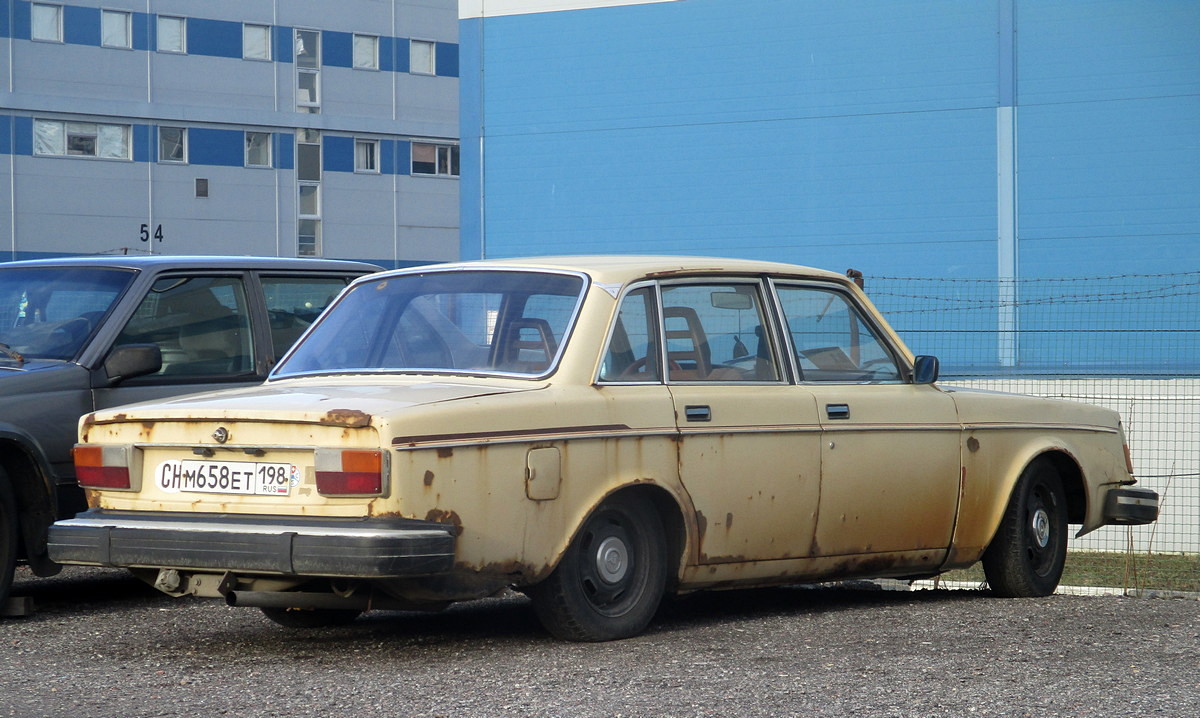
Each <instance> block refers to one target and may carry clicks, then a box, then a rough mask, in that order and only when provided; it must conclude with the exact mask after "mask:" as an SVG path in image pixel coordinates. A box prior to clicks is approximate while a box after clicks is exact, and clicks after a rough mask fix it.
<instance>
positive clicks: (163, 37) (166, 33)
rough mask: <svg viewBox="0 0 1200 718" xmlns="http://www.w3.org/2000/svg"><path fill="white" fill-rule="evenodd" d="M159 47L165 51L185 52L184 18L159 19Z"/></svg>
mask: <svg viewBox="0 0 1200 718" xmlns="http://www.w3.org/2000/svg"><path fill="white" fill-rule="evenodd" d="M158 49H159V50H160V51H163V52H183V20H182V19H180V18H177V17H160V18H159V19H158Z"/></svg>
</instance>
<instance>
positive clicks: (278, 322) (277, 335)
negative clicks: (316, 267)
mask: <svg viewBox="0 0 1200 718" xmlns="http://www.w3.org/2000/svg"><path fill="white" fill-rule="evenodd" d="M347 282H348V280H347V279H346V278H344V277H263V278H262V288H263V294H264V295H265V298H266V301H267V313H268V314H269V315H270V318H271V345H272V348H273V349H274V351H275V358H276V359H280V358H281V357H283V355H284V354H286V353H287V350H288V349H291V348H292V345H293V344H295V343H296V340H297V339H299V338H300V335H301V334H303V333H304V330H305V329H308V327H309V325H310V324H312V323H313V321H314V320H315V319H316V318H317V317H318V316H319V315H320V314H321V312H323V311H325V307H327V306H329V304H330V303H331V302H333V299H334V297H336V296H337V295H338V293H339V292H341V291H342V289H344V288H345V287H346V284H347Z"/></svg>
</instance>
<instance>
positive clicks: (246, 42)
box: [242, 25, 271, 60]
mask: <svg viewBox="0 0 1200 718" xmlns="http://www.w3.org/2000/svg"><path fill="white" fill-rule="evenodd" d="M270 38H271V31H270V28H267V27H263V26H262V25H245V26H244V27H243V28H242V56H243V57H250V58H254V59H256V60H268V59H270V57H271V53H270V47H269V45H268V43H269V42H270Z"/></svg>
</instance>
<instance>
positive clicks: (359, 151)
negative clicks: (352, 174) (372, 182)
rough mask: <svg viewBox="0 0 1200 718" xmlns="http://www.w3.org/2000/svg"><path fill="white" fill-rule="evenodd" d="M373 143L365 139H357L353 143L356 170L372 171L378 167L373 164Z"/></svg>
mask: <svg viewBox="0 0 1200 718" xmlns="http://www.w3.org/2000/svg"><path fill="white" fill-rule="evenodd" d="M375 147H376V145H375V143H374V142H371V141H367V140H359V141H358V142H356V143H355V145H354V154H355V157H354V168H355V169H358V170H366V171H369V172H370V171H374V170H376V169H378V167H376V165H375Z"/></svg>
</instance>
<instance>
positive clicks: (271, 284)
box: [94, 272, 353, 409]
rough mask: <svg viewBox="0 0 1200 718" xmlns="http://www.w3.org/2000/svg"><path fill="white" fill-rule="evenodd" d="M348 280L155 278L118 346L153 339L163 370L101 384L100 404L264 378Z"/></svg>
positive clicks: (237, 275)
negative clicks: (105, 384) (160, 354)
mask: <svg viewBox="0 0 1200 718" xmlns="http://www.w3.org/2000/svg"><path fill="white" fill-rule="evenodd" d="M351 279H353V275H346V274H329V273H323V274H315V275H303V274H295V273H291V274H285V273H280V274H274V273H269V272H265V273H261V275H257V274H254V273H249V272H225V273H215V272H214V273H204V272H195V273H180V272H174V273H170V274H166V275H164V276H160V277H158V278H156V279H155V280H154V282H153V283H152V284H151V286H150V288H149V289H148V291H146V293H145V294H144V296H142V297H141V298H140V299H139V300H138V304H137V308H136V309H135V310H134V312H133V315H132V316H131V317H130V318H129V319H128V320H127V321H126V322H125V325H124V326H123V327H122V329H121V331H120V333H119V334H118V336H117V338H116V340H115V341H114V342H113V347H114V348H115V347H119V346H122V345H127V344H155V345H157V346H158V347H159V350H160V351H161V353H162V358H163V366H162V369H160V370H159V371H158V372H156V373H154V374H151V375H148V376H143V377H137V378H133V379H129V380H126V381H124V382H122V383H120V384H118V385H117V386H113V387H108V386H101V387H98V388H97V389H96V390H95V392H94V394H95V402H96V408H97V409H103V408H107V407H111V406H118V405H121V404H129V403H133V402H138V401H148V400H151V399H160V398H164V397H169V396H175V395H179V394H190V393H194V392H201V391H210V390H215V389H227V388H232V387H237V386H246V385H250V384H257V383H260V382H262V381H263V380H264V379H265V378H266V375H267V372H269V371H270V369H271V367H273V366H274V365H275V363H276V362H277V361H278V360H279V359H280V358H281V357H282V356H283V354H284V353H286V352H287V351H288V349H290V348H291V346H292V344H293V343H294V342H295V341H296V339H297V338H299V337H300V335H301V334H303V333H304V331H305V330H306V329H307V328H308V326H309V325H310V324H311V323H312V322H313V320H314V319H316V317H317V316H318V315H319V314H320V313H321V312H322V311H323V310H324V309H325V307H326V306H328V305H329V303H330V302H332V301H333V299H334V297H336V296H337V295H338V293H339V292H341V290H342V289H343V288H344V287H345V286H346V284H347V283H348V282H349V281H350V280H351ZM101 374H102V372H101ZM101 379H103V377H101Z"/></svg>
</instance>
